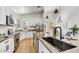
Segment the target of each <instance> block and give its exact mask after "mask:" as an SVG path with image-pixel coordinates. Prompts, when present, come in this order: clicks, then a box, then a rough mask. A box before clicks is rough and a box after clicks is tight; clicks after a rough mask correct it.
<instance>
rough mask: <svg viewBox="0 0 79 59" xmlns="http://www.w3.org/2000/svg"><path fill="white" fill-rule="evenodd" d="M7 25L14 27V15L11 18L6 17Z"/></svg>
mask: <svg viewBox="0 0 79 59" xmlns="http://www.w3.org/2000/svg"><path fill="white" fill-rule="evenodd" d="M6 25H14V20H13V18H12V15H10V16H8V15H6Z"/></svg>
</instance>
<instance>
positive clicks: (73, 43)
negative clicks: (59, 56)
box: [36, 34, 79, 53]
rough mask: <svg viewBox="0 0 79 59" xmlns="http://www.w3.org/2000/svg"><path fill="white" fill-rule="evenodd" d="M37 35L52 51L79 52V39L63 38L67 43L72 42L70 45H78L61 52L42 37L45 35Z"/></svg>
mask: <svg viewBox="0 0 79 59" xmlns="http://www.w3.org/2000/svg"><path fill="white" fill-rule="evenodd" d="M36 36H37V38H38V39H39V41H40V42H41V43H42V44H43V45H44V46H45V47H46V49H47V50H48V51H49V52H50V53H79V40H69V39H62V40H61V41H62V42H65V43H67V44H70V45H73V46H76V47H75V48H71V49H68V50H65V51H62V52H60V51H59V50H58V49H57V48H55V47H54V46H52V45H50V44H49V43H48V42H46V41H45V40H44V39H42V37H44V36H39V34H36ZM57 40H59V39H57Z"/></svg>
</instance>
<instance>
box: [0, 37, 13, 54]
mask: <svg viewBox="0 0 79 59" xmlns="http://www.w3.org/2000/svg"><path fill="white" fill-rule="evenodd" d="M13 51H14V37H11V38H9V39H7V40H5V41H3V42H1V43H0V53H12V52H13Z"/></svg>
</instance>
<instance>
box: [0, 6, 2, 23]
mask: <svg viewBox="0 0 79 59" xmlns="http://www.w3.org/2000/svg"><path fill="white" fill-rule="evenodd" d="M2 23H3V22H2V7H0V24H2Z"/></svg>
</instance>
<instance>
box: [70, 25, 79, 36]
mask: <svg viewBox="0 0 79 59" xmlns="http://www.w3.org/2000/svg"><path fill="white" fill-rule="evenodd" d="M70 30H72V33H73V35H75V34H77V33H78V31H79V28H78V27H77V25H76V24H75V25H74V26H73V27H72V28H70Z"/></svg>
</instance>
